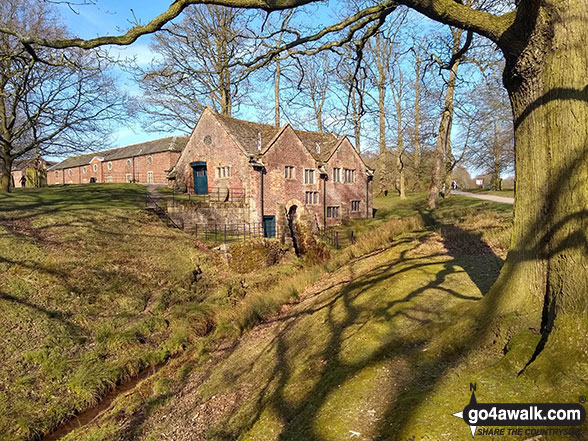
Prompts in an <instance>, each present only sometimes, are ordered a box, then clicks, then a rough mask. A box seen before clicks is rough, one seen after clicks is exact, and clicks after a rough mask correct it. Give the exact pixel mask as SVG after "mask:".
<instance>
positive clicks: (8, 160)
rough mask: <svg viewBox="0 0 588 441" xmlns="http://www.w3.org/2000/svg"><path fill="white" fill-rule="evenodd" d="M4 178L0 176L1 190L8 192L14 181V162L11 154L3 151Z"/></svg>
mask: <svg viewBox="0 0 588 441" xmlns="http://www.w3.org/2000/svg"><path fill="white" fill-rule="evenodd" d="M1 157H2V178H0V192H3V193H7V192H9V191H10V186H11V185H10V184H11V181H12V162H13V158H12V157H11V156H10V155H7V154H5V153H4V152H2V156H1Z"/></svg>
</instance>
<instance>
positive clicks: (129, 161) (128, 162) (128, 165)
mask: <svg viewBox="0 0 588 441" xmlns="http://www.w3.org/2000/svg"><path fill="white" fill-rule="evenodd" d="M130 166H131V160H130V159H127V167H130Z"/></svg>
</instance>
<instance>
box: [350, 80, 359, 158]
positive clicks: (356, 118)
mask: <svg viewBox="0 0 588 441" xmlns="http://www.w3.org/2000/svg"><path fill="white" fill-rule="evenodd" d="M352 87H353V86H352ZM359 100H360V101H361V96H360V97H359ZM351 106H352V111H353V133H354V135H355V149H356V150H357V151H358V152H361V141H360V137H361V116H360V111H361V102H359V103H358V98H357V97H356V96H355V90H353V89H352V90H351Z"/></svg>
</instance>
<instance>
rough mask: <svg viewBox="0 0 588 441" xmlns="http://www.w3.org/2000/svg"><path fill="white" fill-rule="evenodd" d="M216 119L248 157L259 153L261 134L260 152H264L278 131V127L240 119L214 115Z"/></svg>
mask: <svg viewBox="0 0 588 441" xmlns="http://www.w3.org/2000/svg"><path fill="white" fill-rule="evenodd" d="M215 116H216V119H217V121H218V122H220V124H221V125H222V126H223V127H224V129H225V130H226V131H227V133H229V134H230V135H231V136H232V137H233V138H235V140H236V141H237V142H238V143H239V144H240V145H241V147H242V148H243V150H245V151H246V152H247V153H249V154H250V155H254V154H256V153H258V152H259V149H258V140H259V134H261V150H264V149H265V148H266V147H267V145H268V144H269V143H270V141H271V140H272V139H273V138H274V136H275V135H276V133H278V132H279V131H280V128H279V127H276V126H271V125H269V124H261V123H256V122H251V121H244V120H242V119H237V118H231V117H229V116H225V115H219V114H215Z"/></svg>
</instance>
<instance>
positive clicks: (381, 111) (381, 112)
mask: <svg viewBox="0 0 588 441" xmlns="http://www.w3.org/2000/svg"><path fill="white" fill-rule="evenodd" d="M384 90H385V89H384V85H383V84H382V83H379V84H378V117H379V126H380V155H381V154H383V153H384V152H385V151H386V105H385V102H384V100H385V91H384Z"/></svg>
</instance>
